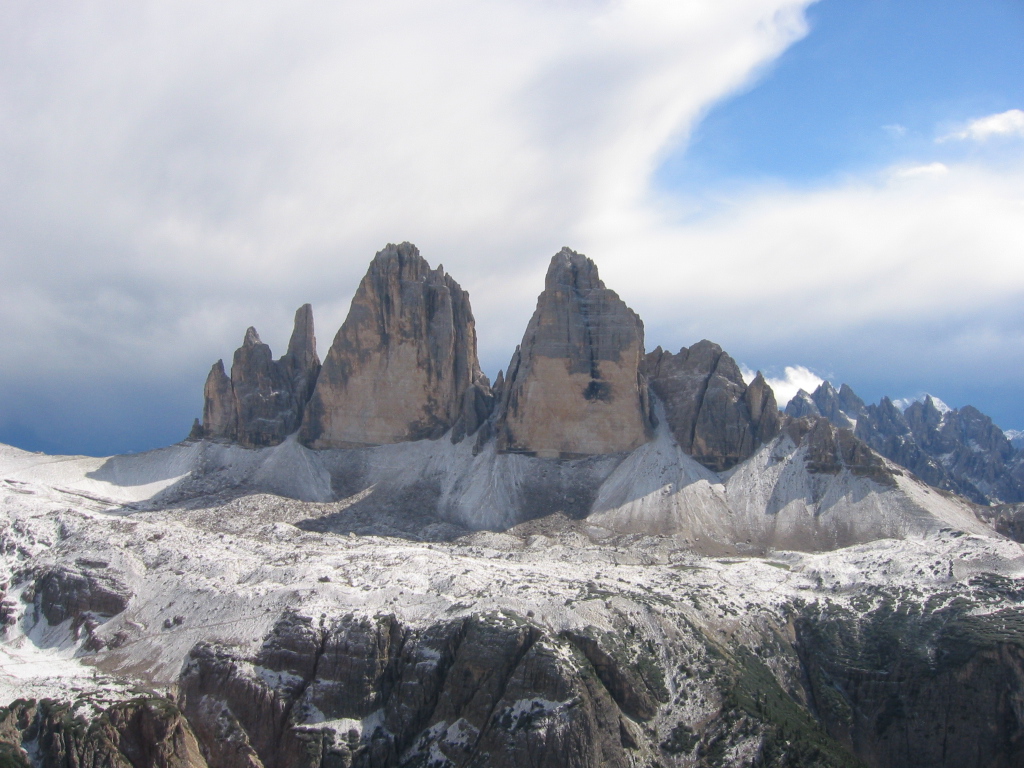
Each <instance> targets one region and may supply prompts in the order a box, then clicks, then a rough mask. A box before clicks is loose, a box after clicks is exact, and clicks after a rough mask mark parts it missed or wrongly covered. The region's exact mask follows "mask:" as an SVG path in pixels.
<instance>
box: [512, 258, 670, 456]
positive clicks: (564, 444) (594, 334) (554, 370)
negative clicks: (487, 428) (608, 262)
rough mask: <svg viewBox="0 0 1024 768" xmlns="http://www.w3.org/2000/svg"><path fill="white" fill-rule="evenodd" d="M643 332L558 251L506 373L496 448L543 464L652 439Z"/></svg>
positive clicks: (586, 263) (590, 265)
mask: <svg viewBox="0 0 1024 768" xmlns="http://www.w3.org/2000/svg"><path fill="white" fill-rule="evenodd" d="M643 353H644V326H643V322H642V321H641V320H640V318H639V317H638V316H637V314H636V313H635V312H633V310H631V309H630V308H629V307H627V306H626V305H625V303H624V302H623V301H622V300H621V299H620V298H619V297H618V295H617V294H616V293H615V292H614V291H611V290H609V289H607V288H606V287H605V285H604V283H603V282H601V279H600V278H599V276H598V273H597V267H596V265H595V264H594V262H592V261H591V260H590V259H588V258H587V257H586V256H583V255H581V254H578V253H575V252H574V251H571V250H569V249H568V248H563V249H562V250H561V251H560V252H559V253H557V254H556V255H555V256H554V258H553V259H552V260H551V265H550V267H549V268H548V273H547V278H546V279H545V285H544V292H543V293H542V294H541V295H540V298H538V299H537V310H536V311H535V312H534V314H533V317H532V318H531V320H530V324H529V325H528V326H527V329H526V334H525V335H524V336H523V343H522V345H521V346H520V347H519V348H518V349H517V350H516V352H515V354H514V355H513V356H512V361H511V362H510V363H509V367H508V374H507V377H506V379H505V381H504V386H503V389H502V401H501V406H500V408H501V410H500V412H499V416H498V424H497V430H498V448H499V450H502V451H515V452H522V453H533V454H536V455H538V456H546V457H559V456H560V457H571V456H582V455H592V454H602V453H616V452H618V451H630V450H633V449H634V448H636V447H638V446H640V445H642V444H643V443H645V442H647V441H648V440H649V439H650V433H651V427H650V407H649V404H648V399H647V382H646V380H645V379H644V377H643V376H642V374H641V373H640V364H641V361H642V359H643Z"/></svg>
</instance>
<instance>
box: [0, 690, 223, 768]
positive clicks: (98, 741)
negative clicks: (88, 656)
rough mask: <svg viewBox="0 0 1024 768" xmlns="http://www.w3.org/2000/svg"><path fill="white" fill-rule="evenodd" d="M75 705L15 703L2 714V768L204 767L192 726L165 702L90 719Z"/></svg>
mask: <svg viewBox="0 0 1024 768" xmlns="http://www.w3.org/2000/svg"><path fill="white" fill-rule="evenodd" d="M77 704H78V702H76V705H77ZM76 705H72V704H68V703H63V702H57V701H53V700H50V699H43V700H42V701H38V702H37V701H32V700H28V701H26V700H24V699H19V700H18V701H15V702H14V703H12V704H11V705H10V706H9V707H5V708H2V709H0V764H2V765H4V766H12V767H17V768H22V766H24V768H30V766H35V765H42V766H47V767H49V766H54V768H57V767H60V768H63V767H64V766H75V768H115V767H116V768H122V766H123V767H127V766H132V767H133V768H207V763H206V760H205V759H204V758H203V755H202V753H201V752H200V749H199V743H198V742H197V741H196V738H195V735H194V734H193V732H192V729H191V727H190V726H189V724H188V722H187V721H186V720H185V718H184V717H183V716H182V714H181V712H180V711H179V710H178V708H177V707H176V706H175V705H174V703H173V702H171V701H168V700H167V699H162V698H156V697H152V698H139V699H132V700H130V701H125V702H120V703H118V704H114V705H113V706H111V707H109V708H107V709H106V710H104V711H102V712H101V713H99V714H98V715H96V716H94V717H92V718H91V719H86V717H85V713H88V711H89V707H84V708H83V707H79V706H76ZM83 710H84V711H83ZM30 754H31V756H32V757H31V758H30Z"/></svg>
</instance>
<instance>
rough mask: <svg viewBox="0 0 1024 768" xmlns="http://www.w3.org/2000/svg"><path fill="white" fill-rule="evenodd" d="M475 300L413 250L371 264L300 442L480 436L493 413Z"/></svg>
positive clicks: (403, 248)
mask: <svg viewBox="0 0 1024 768" xmlns="http://www.w3.org/2000/svg"><path fill="white" fill-rule="evenodd" d="M489 398H490V387H489V384H488V382H487V379H486V377H485V376H484V375H483V373H481V371H480V366H479V363H478V362H477V353H476V327H475V323H474V320H473V313H472V310H471V309H470V305H469V295H468V294H467V293H466V292H465V291H463V290H462V288H461V287H460V286H459V284H458V283H456V282H455V280H453V279H452V278H451V277H450V276H449V275H447V274H446V273H445V272H444V269H443V268H442V267H440V266H439V267H438V268H437V269H431V267H430V265H429V264H428V263H427V262H426V260H425V259H424V258H423V257H422V256H420V253H419V251H418V250H417V249H416V247H415V246H414V245H412V244H410V243H402V244H401V245H393V244H389V245H388V246H387V247H386V248H384V250H382V251H380V252H379V253H378V254H377V255H376V256H375V257H374V259H373V261H372V262H371V264H370V268H369V270H368V271H367V273H366V275H365V276H364V277H363V279H362V281H361V282H360V284H359V288H358V289H357V290H356V293H355V296H354V297H353V299H352V306H351V309H350V310H349V314H348V317H347V318H346V319H345V322H344V324H343V325H342V326H341V329H340V330H339V331H338V334H337V336H335V338H334V343H333V344H332V345H331V349H330V351H329V352H328V353H327V357H326V359H325V360H324V365H323V370H322V372H321V374H320V376H319V378H318V380H317V384H316V388H315V390H314V392H313V395H312V398H311V400H310V402H309V405H308V407H307V409H306V414H305V419H304V421H303V426H302V433H301V435H302V440H303V442H304V443H305V444H306V445H309V446H310V447H313V448H340V447H353V446H360V445H377V444H383V443H396V442H402V441H405V440H418V439H423V438H437V437H440V436H441V435H443V434H444V433H445V432H446V431H448V430H449V429H451V428H453V427H456V432H457V433H458V435H459V436H461V435H463V434H468V433H469V432H472V431H474V430H475V429H476V428H477V427H478V426H479V423H480V422H481V420H482V418H486V416H487V415H488V414H489V412H490V403H489Z"/></svg>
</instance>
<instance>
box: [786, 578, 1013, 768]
mask: <svg viewBox="0 0 1024 768" xmlns="http://www.w3.org/2000/svg"><path fill="white" fill-rule="evenodd" d="M979 580H980V581H987V582H988V584H987V585H985V584H981V585H978V586H987V587H989V588H991V589H992V590H994V591H995V592H999V593H1002V592H1001V591H1004V590H1005V589H1007V588H1009V589H1010V590H1012V591H1014V593H1015V594H1017V595H1018V597H1017V599H1018V600H1019V588H1018V587H1017V586H1016V585H1015V584H1014V583H1013V582H1012V581H1011V580H1008V579H1003V578H1001V577H997V576H990V575H986V576H979V577H976V578H975V581H979ZM905 597H906V596H904V595H900V594H899V593H898V591H895V590H894V591H892V592H887V593H883V594H880V595H878V596H876V599H874V600H872V601H869V602H868V603H866V605H865V610H864V611H857V610H851V609H848V608H842V607H840V606H837V605H830V606H829V607H828V608H827V609H826V610H818V609H816V610H814V611H808V612H806V613H805V614H804V615H803V616H802V617H801V618H799V619H798V621H797V622H796V629H797V647H798V649H799V652H800V656H801V659H802V661H803V665H804V668H805V670H806V674H807V680H808V685H809V687H810V691H811V694H812V696H813V700H814V702H815V706H816V709H817V712H818V716H819V717H820V718H821V720H822V722H823V723H824V725H825V727H826V728H827V729H828V731H829V733H830V734H832V736H833V737H835V738H837V739H838V740H839V741H841V742H842V743H844V744H846V745H847V746H848V747H850V748H852V749H853V751H854V752H856V754H857V755H858V756H860V757H861V759H863V760H864V761H865V762H866V763H867V764H868V765H871V766H878V767H879V768H962V767H963V766H979V767H980V766H993V767H998V766H1006V768H1009V766H1016V765H1024V709H1022V707H1021V702H1022V701H1024V612H1022V611H1021V610H1020V608H1019V607H1017V608H1007V609H1004V610H1000V611H997V612H995V613H992V614H989V615H972V611H971V607H970V605H968V604H966V603H965V602H964V601H960V600H952V599H951V600H949V601H942V600H935V601H929V604H928V606H925V607H924V608H923V609H922V607H921V606H920V605H916V604H914V602H913V600H905ZM950 597H952V595H951V596H950Z"/></svg>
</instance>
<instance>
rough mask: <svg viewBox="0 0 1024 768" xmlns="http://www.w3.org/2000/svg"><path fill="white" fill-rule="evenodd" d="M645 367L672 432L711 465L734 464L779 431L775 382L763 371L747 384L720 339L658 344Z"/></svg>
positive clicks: (720, 468) (723, 467)
mask: <svg viewBox="0 0 1024 768" xmlns="http://www.w3.org/2000/svg"><path fill="white" fill-rule="evenodd" d="M645 370H646V372H647V376H648V377H649V379H650V383H651V389H653V390H654V392H655V394H656V395H657V396H658V398H659V399H660V400H661V401H662V403H663V404H664V406H665V418H666V419H667V421H668V424H669V427H670V428H671V430H672V435H673V436H674V437H675V439H676V441H677V442H678V443H679V446H680V447H681V448H682V449H683V450H684V451H685V452H686V453H688V454H690V455H691V456H692V457H693V458H694V459H696V460H697V461H699V462H700V463H701V464H703V465H704V466H705V467H707V468H708V469H711V470H714V471H716V472H722V471H724V470H727V469H730V468H731V467H733V466H735V465H736V464H738V463H739V462H741V461H743V460H744V459H746V458H747V457H749V456H750V455H752V454H753V453H754V451H755V450H757V448H758V447H760V446H761V445H763V444H764V443H767V442H768V441H769V440H771V439H772V438H774V437H775V436H776V435H777V434H779V428H780V425H781V414H780V413H779V409H778V406H777V405H776V404H775V394H774V393H773V392H772V390H771V387H769V386H768V383H767V382H766V381H765V380H764V377H763V376H761V374H760V373H758V374H757V376H756V377H755V378H754V380H753V381H752V382H751V383H750V384H749V386H748V385H747V384H746V383H745V382H744V381H743V375H742V374H741V373H740V369H739V366H738V365H736V361H735V360H733V359H732V358H731V357H730V356H729V355H727V354H726V353H725V352H723V351H722V348H721V347H720V346H718V345H717V344H714V343H712V342H710V341H707V340H705V341H700V342H698V343H696V344H694V345H693V346H692V347H690V348H689V349H687V348H686V347H683V348H682V349H680V350H679V352H678V354H672V353H671V352H666V351H664V350H662V348H661V347H658V348H657V349H655V350H654V351H653V352H651V353H650V354H648V355H647V358H646V365H645Z"/></svg>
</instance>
